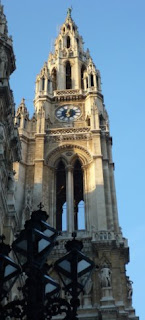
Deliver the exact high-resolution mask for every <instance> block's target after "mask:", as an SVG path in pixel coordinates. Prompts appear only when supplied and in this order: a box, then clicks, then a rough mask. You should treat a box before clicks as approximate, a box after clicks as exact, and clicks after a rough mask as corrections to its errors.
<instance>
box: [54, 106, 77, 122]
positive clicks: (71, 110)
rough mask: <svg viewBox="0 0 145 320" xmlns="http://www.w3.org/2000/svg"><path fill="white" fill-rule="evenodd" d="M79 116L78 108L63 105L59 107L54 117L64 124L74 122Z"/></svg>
mask: <svg viewBox="0 0 145 320" xmlns="http://www.w3.org/2000/svg"><path fill="white" fill-rule="evenodd" d="M80 114H81V110H80V108H79V107H78V106H73V105H65V106H62V107H59V108H58V109H57V110H56V117H57V118H58V119H59V120H61V121H65V122H69V121H74V120H76V119H77V118H78V117H79V116H80Z"/></svg>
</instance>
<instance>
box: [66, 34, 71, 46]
mask: <svg viewBox="0 0 145 320" xmlns="http://www.w3.org/2000/svg"><path fill="white" fill-rule="evenodd" d="M66 47H67V48H70V37H69V36H67V38H66Z"/></svg>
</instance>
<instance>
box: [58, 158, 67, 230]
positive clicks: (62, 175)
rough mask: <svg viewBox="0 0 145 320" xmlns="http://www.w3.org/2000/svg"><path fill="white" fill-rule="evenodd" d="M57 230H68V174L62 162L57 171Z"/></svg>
mask: <svg viewBox="0 0 145 320" xmlns="http://www.w3.org/2000/svg"><path fill="white" fill-rule="evenodd" d="M56 229H57V230H59V231H66V229H67V205H66V172H65V165H64V163H63V161H62V160H60V161H59V163H58V166H57V171H56Z"/></svg>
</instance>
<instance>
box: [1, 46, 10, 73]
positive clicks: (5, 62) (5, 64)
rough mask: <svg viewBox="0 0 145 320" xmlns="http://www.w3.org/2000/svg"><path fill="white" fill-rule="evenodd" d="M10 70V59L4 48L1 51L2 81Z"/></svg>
mask: <svg viewBox="0 0 145 320" xmlns="http://www.w3.org/2000/svg"><path fill="white" fill-rule="evenodd" d="M7 68H8V58H7V54H6V52H5V50H4V48H1V50H0V79H2V78H6V75H7Z"/></svg>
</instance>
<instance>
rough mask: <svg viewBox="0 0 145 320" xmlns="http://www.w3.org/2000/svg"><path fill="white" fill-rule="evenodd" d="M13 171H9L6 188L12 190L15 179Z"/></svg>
mask: <svg viewBox="0 0 145 320" xmlns="http://www.w3.org/2000/svg"><path fill="white" fill-rule="evenodd" d="M14 175H15V171H14V170H13V171H9V176H8V190H9V191H14V190H15V179H14Z"/></svg>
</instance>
